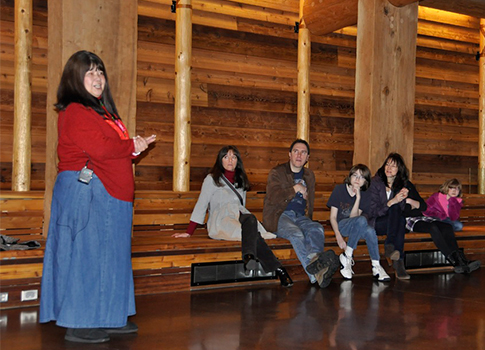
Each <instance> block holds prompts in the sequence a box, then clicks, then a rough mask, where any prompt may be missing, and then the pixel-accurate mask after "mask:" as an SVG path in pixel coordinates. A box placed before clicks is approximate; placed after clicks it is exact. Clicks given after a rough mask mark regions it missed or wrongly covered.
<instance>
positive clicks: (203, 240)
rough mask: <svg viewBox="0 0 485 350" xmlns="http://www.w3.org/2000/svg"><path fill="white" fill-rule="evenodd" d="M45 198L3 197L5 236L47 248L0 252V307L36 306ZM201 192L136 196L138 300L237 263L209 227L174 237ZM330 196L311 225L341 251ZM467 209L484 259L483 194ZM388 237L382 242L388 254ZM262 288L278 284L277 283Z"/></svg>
mask: <svg viewBox="0 0 485 350" xmlns="http://www.w3.org/2000/svg"><path fill="white" fill-rule="evenodd" d="M43 195H44V194H43V192H26V193H15V192H2V194H1V198H0V203H1V209H2V214H1V225H0V230H1V233H2V234H6V235H9V236H13V237H16V238H20V239H21V240H22V241H25V240H37V241H39V242H40V243H41V245H42V247H41V248H39V249H35V250H28V251H5V252H1V253H0V282H1V291H2V292H8V293H9V300H8V302H7V303H2V304H0V308H7V307H18V306H31V305H37V304H38V300H34V301H26V302H21V301H20V294H21V291H24V290H33V289H37V290H39V286H40V278H41V275H42V259H43V255H44V247H45V239H44V237H43V236H42V225H43ZM198 195H199V192H195V191H194V192H187V193H175V192H171V191H137V192H136V194H135V202H134V222H133V224H134V226H133V240H132V262H133V272H134V276H135V293H136V294H137V295H143V294H154V293H160V292H169V291H186V290H190V288H191V287H190V273H191V264H192V263H207V262H222V261H236V260H240V259H241V246H240V242H232V241H217V240H213V239H210V238H209V237H208V236H207V231H206V229H205V227H201V228H198V229H197V230H196V232H195V234H194V235H193V236H192V237H191V238H187V239H176V238H173V237H171V235H172V234H173V233H176V232H185V229H186V228H187V225H188V222H189V219H190V215H191V212H192V209H193V207H194V205H195V203H196V201H197V198H198ZM329 195H330V192H318V193H317V196H316V205H315V206H316V208H315V214H314V219H315V220H318V221H320V222H321V223H322V225H323V226H324V228H325V239H326V244H325V249H334V250H335V251H336V252H338V251H339V248H338V246H337V243H336V240H335V236H334V234H333V231H332V229H331V227H330V225H329V214H330V211H329V210H328V208H326V205H325V204H326V202H327V200H328V197H329ZM263 200H264V194H263V193H257V192H250V193H248V196H247V207H248V209H250V210H251V211H252V212H253V213H254V214H255V215H256V216H257V217H258V218H259V219H261V218H262V208H263ZM464 203H465V206H464V208H463V210H462V213H461V214H462V217H461V219H462V221H463V222H464V223H465V228H464V230H463V232H457V234H456V235H457V238H458V240H459V245H460V247H462V248H464V249H465V252H466V253H467V255H474V254H485V196H484V195H465V196H464ZM383 241H384V237H379V243H380V250H381V253H382V252H383ZM267 242H268V244H269V246H270V247H271V249H273V251H274V253H275V255H276V256H277V257H278V258H279V259H280V260H281V261H282V263H283V264H284V265H285V267H286V268H287V269H288V270H289V272H290V274H291V276H292V278H293V279H294V280H295V281H298V280H306V279H307V276H306V274H305V273H304V271H303V269H302V267H301V265H300V263H299V261H298V259H297V257H296V254H295V252H294V251H293V249H292V247H291V244H290V242H289V241H287V240H284V239H272V240H268V241H267ZM405 249H406V251H422V250H434V249H436V248H435V246H434V244H433V242H432V240H431V238H430V236H429V235H428V234H417V233H410V234H407V235H406V246H405ZM354 258H355V261H356V266H355V267H354V271H355V272H356V274H357V275H359V274H370V267H369V257H368V252H367V247H366V245H365V242H363V241H361V242H359V245H358V247H357V249H356V251H355V256H354ZM264 283H278V281H277V280H274V281H265V282H264Z"/></svg>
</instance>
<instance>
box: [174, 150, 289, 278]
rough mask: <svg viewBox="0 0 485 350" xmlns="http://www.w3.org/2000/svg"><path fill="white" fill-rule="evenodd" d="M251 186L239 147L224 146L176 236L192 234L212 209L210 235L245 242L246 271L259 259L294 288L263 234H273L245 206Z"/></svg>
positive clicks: (253, 267)
mask: <svg viewBox="0 0 485 350" xmlns="http://www.w3.org/2000/svg"><path fill="white" fill-rule="evenodd" d="M249 186H250V184H249V180H248V177H247V175H246V171H245V170H244V165H243V162H242V159H241V155H240V153H239V151H238V149H237V147H236V146H225V147H222V148H221V150H220V151H219V153H218V155H217V158H216V162H215V163H214V166H213V167H212V169H211V170H210V172H209V175H207V177H206V178H205V179H204V183H203V184H202V189H201V191H200V195H199V199H198V200H197V204H196V205H195V207H194V210H193V211H192V215H191V217H190V224H189V227H188V228H187V232H185V233H175V234H173V235H172V236H173V237H176V238H188V237H191V236H192V234H193V233H194V231H195V229H196V228H197V225H198V224H203V223H204V219H205V216H206V213H207V210H209V218H208V220H207V230H208V232H209V237H211V238H214V239H222V240H229V241H239V240H240V241H242V244H241V246H242V259H243V262H244V267H245V269H246V270H255V269H256V267H257V261H258V260H259V262H260V263H261V266H262V267H263V269H264V271H265V272H273V271H274V272H275V273H276V275H277V276H278V278H279V279H280V281H281V285H282V286H284V287H291V286H292V285H293V281H292V280H291V277H290V276H289V275H288V273H287V272H286V270H285V268H284V267H283V266H282V265H281V263H280V262H279V261H278V259H277V258H276V256H275V255H274V254H273V252H272V251H271V249H270V248H269V247H268V245H267V244H266V242H265V240H264V238H263V236H262V234H263V235H270V234H269V233H267V232H266V230H265V229H264V228H263V226H262V225H261V223H259V221H258V220H257V219H256V217H255V216H254V215H253V214H251V213H250V212H249V211H248V210H247V209H246V207H245V204H246V192H247V191H248V190H249ZM272 237H274V235H272Z"/></svg>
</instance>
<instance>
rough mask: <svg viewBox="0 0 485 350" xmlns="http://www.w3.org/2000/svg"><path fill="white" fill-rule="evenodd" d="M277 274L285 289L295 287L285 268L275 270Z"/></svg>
mask: <svg viewBox="0 0 485 350" xmlns="http://www.w3.org/2000/svg"><path fill="white" fill-rule="evenodd" d="M275 274H276V276H278V278H279V279H280V282H281V285H282V286H283V287H287V288H288V287H291V286H292V285H293V281H292V279H291V277H290V275H289V274H288V272H287V271H286V269H285V268H284V267H283V266H280V267H278V268H277V269H276V270H275Z"/></svg>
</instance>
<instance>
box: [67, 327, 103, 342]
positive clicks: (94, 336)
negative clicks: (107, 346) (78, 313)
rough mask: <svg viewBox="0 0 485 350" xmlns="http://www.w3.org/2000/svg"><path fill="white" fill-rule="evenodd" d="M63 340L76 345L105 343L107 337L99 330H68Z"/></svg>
mask: <svg viewBox="0 0 485 350" xmlns="http://www.w3.org/2000/svg"><path fill="white" fill-rule="evenodd" d="M64 339H66V340H68V341H72V342H76V343H89V344H95V343H105V342H107V341H109V335H108V333H107V332H105V331H104V330H102V329H101V328H68V329H67V331H66V335H65V337H64Z"/></svg>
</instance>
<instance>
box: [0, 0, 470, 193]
mask: <svg viewBox="0 0 485 350" xmlns="http://www.w3.org/2000/svg"><path fill="white" fill-rule="evenodd" d="M171 4H172V2H171V1H170V0H152V1H150V0H148V1H139V7H138V15H139V19H138V36H139V38H138V81H137V87H136V88H137V132H138V133H139V134H151V133H156V134H157V135H158V140H159V141H157V146H156V147H155V148H154V149H152V150H151V151H150V152H149V153H148V154H146V155H144V157H143V158H142V159H140V160H139V161H138V162H137V165H136V177H135V179H136V188H137V189H138V190H171V189H172V162H173V155H172V152H173V133H174V130H173V103H174V54H175V52H174V51H175V23H174V20H175V14H173V13H171V11H170V5H171ZM13 8H14V0H4V1H2V2H1V13H2V17H1V35H0V43H1V52H0V58H1V61H2V62H1V66H0V73H1V75H0V82H1V89H0V96H1V100H0V113H1V117H0V118H1V121H0V126H1V141H0V146H1V150H0V162H1V189H10V186H11V173H12V171H11V155H12V128H13V59H14V57H13V56H14V55H13V53H14V45H13V37H14V33H13V28H14V27H13V18H14V16H13ZM298 8H299V7H298V0H258V1H255V0H204V1H202V0H193V63H192V65H193V70H192V72H193V77H192V105H193V110H192V123H191V125H192V141H193V146H192V157H191V186H190V189H191V190H199V189H200V186H201V182H202V180H203V178H204V176H205V175H206V173H207V171H208V169H209V168H210V167H211V166H212V164H213V162H214V160H215V155H216V153H217V151H218V150H219V148H220V147H221V146H222V145H225V144H228V143H231V144H235V145H237V146H238V147H239V149H240V151H241V153H242V155H243V159H244V162H245V167H246V170H247V171H248V173H249V176H250V180H251V181H252V182H253V190H256V191H262V190H264V188H265V182H266V176H267V174H268V171H269V169H271V168H272V167H273V166H275V165H276V164H278V163H280V162H283V161H286V159H287V151H288V146H289V144H290V143H291V142H292V141H293V139H294V138H295V135H296V108H297V105H296V102H297V101H296V98H297V94H296V89H297V71H296V67H297V37H298V36H297V34H296V33H294V30H293V26H294V24H295V22H296V21H298ZM419 16H420V20H419V27H418V48H417V72H416V82H417V86H416V112H415V114H416V116H415V118H416V119H415V144H414V164H413V168H414V181H415V182H416V183H417V184H418V187H419V188H420V189H421V190H422V191H435V190H436V188H437V187H438V185H439V184H440V183H442V182H443V181H444V180H445V179H446V178H449V177H452V176H457V177H459V178H460V179H461V180H462V181H463V183H464V184H465V192H472V193H474V192H476V189H477V167H478V158H477V156H478V154H477V149H478V148H477V142H478V63H477V61H475V54H476V52H477V51H478V40H479V39H478V28H479V22H478V19H476V18H472V17H466V16H461V15H460V16H459V15H455V14H450V13H445V12H440V11H435V10H430V9H427V8H420V15H419ZM33 30H34V50H33V52H34V58H33V92H34V94H33V121H32V124H33V145H34V147H33V153H32V162H33V166H32V169H33V174H32V189H33V190H38V189H40V190H41V189H43V186H44V164H45V108H46V106H45V93H46V86H47V81H46V75H47V67H46V63H47V59H46V58H47V1H46V0H34V29H33ZM355 45H356V28H355V27H348V28H344V29H342V30H339V31H337V32H335V33H332V34H329V35H326V36H321V37H316V36H313V37H312V57H311V63H312V67H311V126H310V128H311V129H310V133H311V135H310V144H311V147H312V152H311V157H310V167H311V168H312V169H313V170H314V171H315V173H316V175H317V189H318V190H321V191H328V190H331V189H332V188H333V186H334V184H335V183H340V182H341V181H342V179H343V177H344V176H345V174H346V173H347V171H348V169H349V168H350V166H351V165H352V164H351V162H352V156H353V133H354V129H353V114H354V112H353V98H354V75H355V52H356V50H355ZM111 74H116V73H115V72H112V73H111ZM372 170H373V171H375V170H376V169H372Z"/></svg>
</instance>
